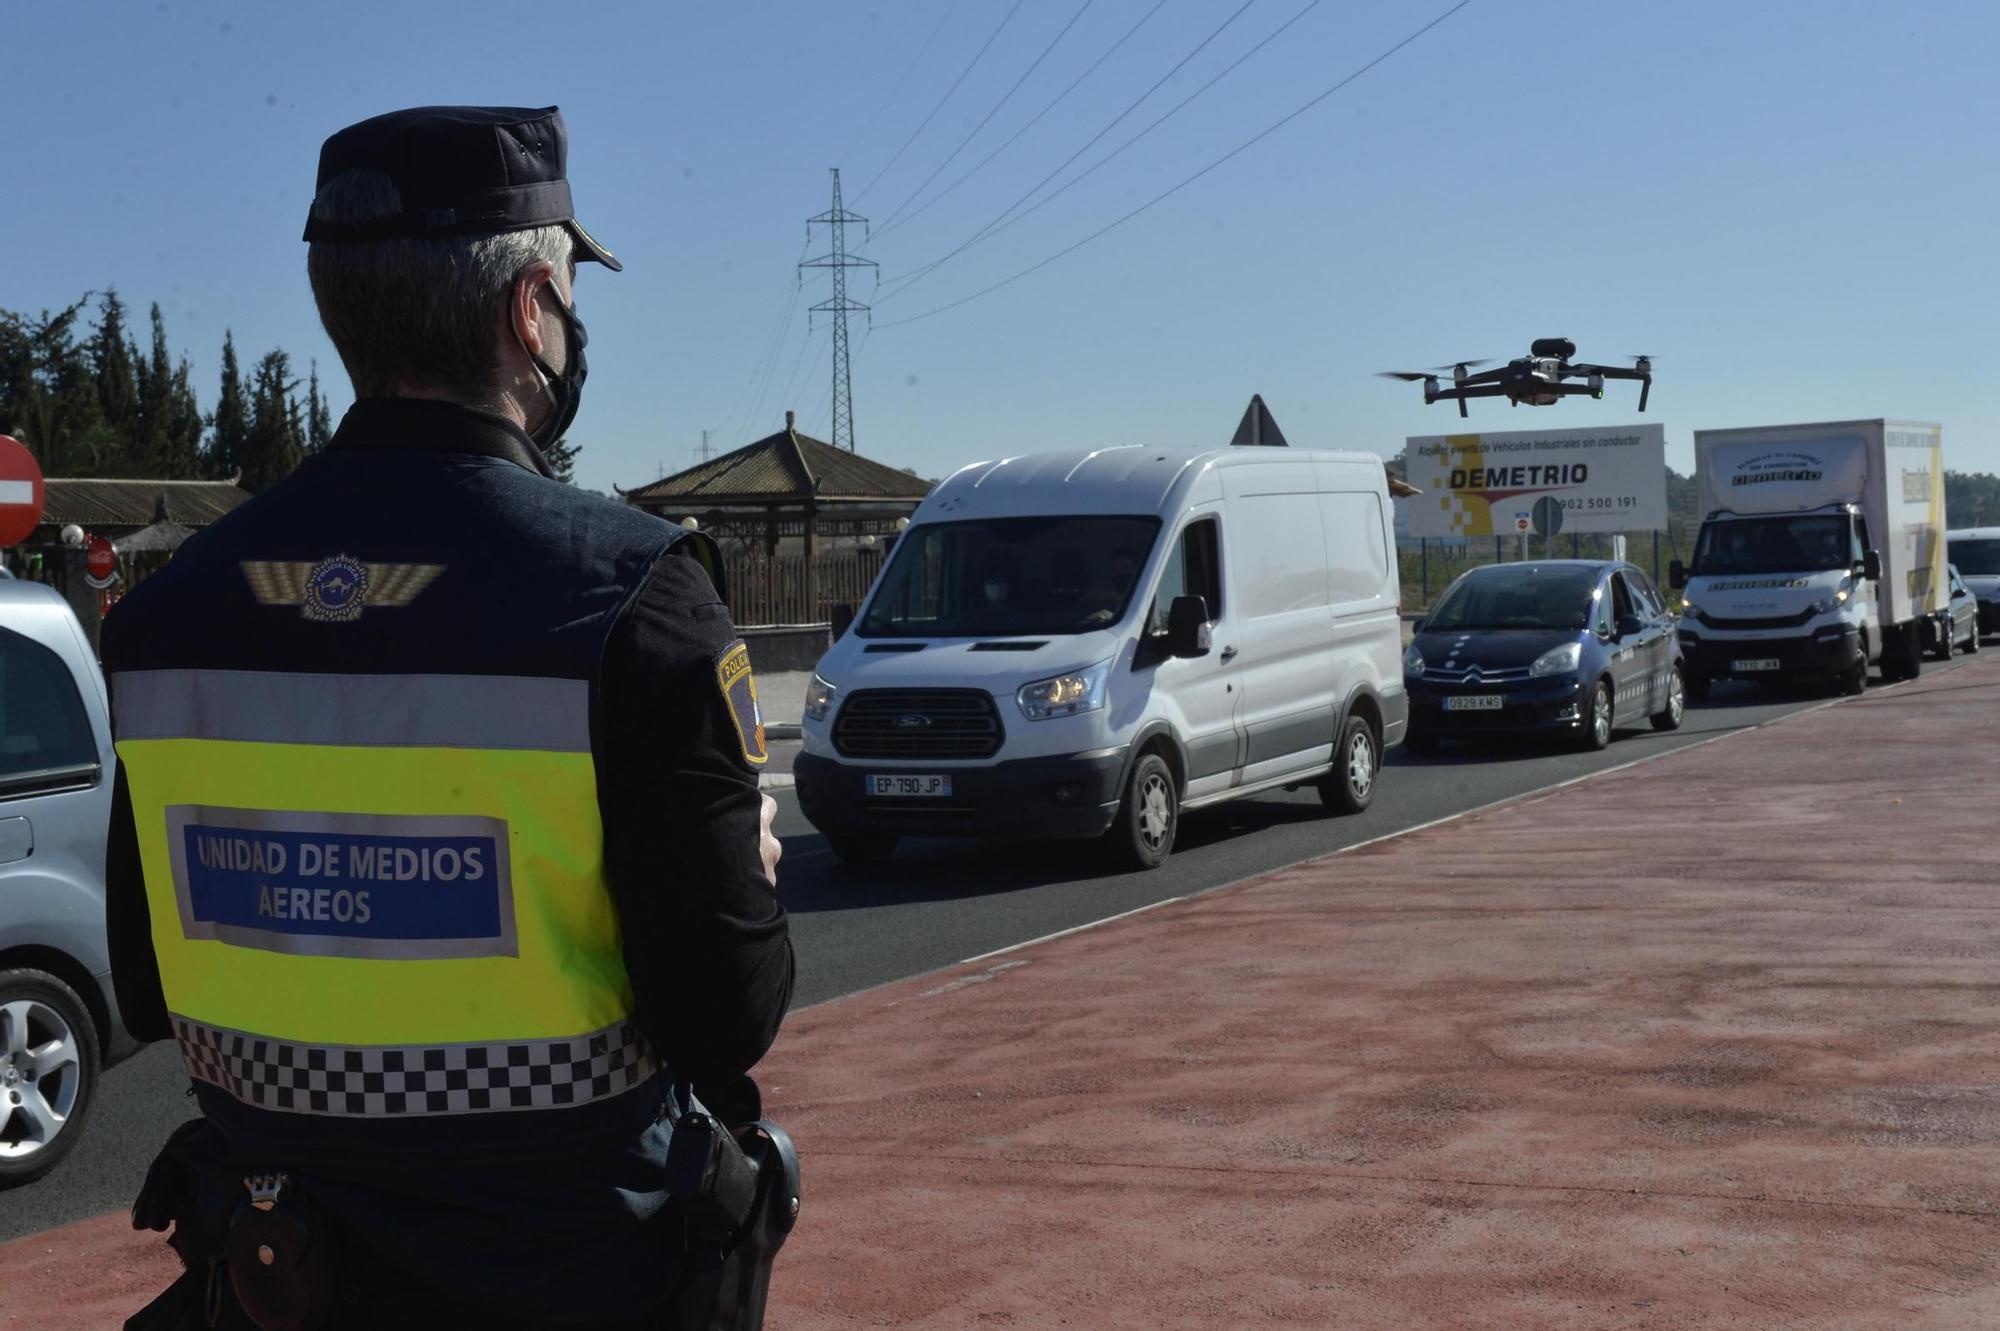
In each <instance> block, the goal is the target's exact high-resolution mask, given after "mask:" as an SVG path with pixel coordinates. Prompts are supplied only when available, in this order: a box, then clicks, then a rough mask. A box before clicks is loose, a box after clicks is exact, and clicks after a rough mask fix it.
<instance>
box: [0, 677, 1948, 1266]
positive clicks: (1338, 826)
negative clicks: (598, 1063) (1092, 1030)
mask: <svg viewBox="0 0 2000 1331" xmlns="http://www.w3.org/2000/svg"><path fill="white" fill-rule="evenodd" d="M1952 668H1954V666H1947V665H1944V664H1942V663H1937V664H1933V663H1930V662H1926V663H1925V667H1924V673H1925V674H1926V675H1929V674H1930V673H1931V672H1933V671H1937V670H1946V669H1952ZM1823 701H1825V699H1824V697H1823V696H1820V695H1814V694H1793V693H1777V692H1766V691H1764V690H1761V689H1758V688H1755V687H1752V686H1748V685H1732V684H1719V685H1717V686H1716V689H1715V694H1714V696H1713V697H1712V698H1711V699H1710V700H1709V701H1708V702H1707V703H1705V704H1701V705H1696V706H1691V707H1690V708H1689V710H1688V713H1687V719H1686V723H1685V724H1684V725H1683V726H1682V727H1681V729H1680V730H1679V731H1677V732H1675V733H1673V734H1666V735H1663V734H1658V733H1655V732H1654V731H1652V730H1651V729H1638V730H1627V731H1621V732H1620V733H1619V735H1618V737H1617V738H1616V739H1615V740H1614V741H1613V743H1612V745H1611V747H1610V748H1609V749H1607V750H1605V751H1604V752H1602V753H1588V754H1586V753H1578V752H1575V751H1571V750H1565V749H1559V748H1553V747H1531V748H1525V749H1524V748H1519V747H1511V746H1506V747H1502V746H1492V747H1479V748H1466V747H1447V748H1446V749H1444V750H1443V751H1442V752H1440V753H1438V754H1436V755H1433V756H1430V757H1427V758H1418V757H1416V756H1414V755H1411V754H1406V753H1403V752H1402V751H1401V750H1396V751H1393V752H1391V754H1390V756H1389V761H1388V764H1387V768H1386V770H1385V771H1384V772H1383V774H1382V777H1381V781H1380V784H1379V785H1378V787H1377V790H1376V796H1375V802H1374V804H1373V806H1372V807H1371V808H1370V809H1369V810H1368V811H1367V812H1366V813H1364V814H1362V815H1360V816H1358V817H1353V818H1334V817H1330V816H1328V815H1326V814H1325V813H1324V812H1323V811H1322V810H1321V807H1320V802H1319V797H1318V795H1317V794H1315V793H1314V792H1312V791H1310V790H1302V791H1298V792H1295V793H1291V794H1285V793H1282V792H1278V793H1272V794H1269V795H1264V796H1259V797H1257V798H1254V799H1248V800H1243V801H1239V802H1237V803H1233V804H1226V805H1223V806H1221V807H1219V808H1215V809H1210V810H1206V811H1203V812H1201V813H1197V814H1191V815H1189V816H1188V817H1187V818H1186V819H1185V820H1184V821H1183V823H1182V825H1181V830H1180V836H1179V841H1178V844H1177V846H1176V848H1175V851H1174V855H1173V857H1172V859H1170V860H1169V861H1168V862H1167V864H1166V865H1164V866H1163V867H1161V868H1160V869H1158V870H1156V871H1154V872H1152V873H1145V874H1140V873H1113V874H1107V873H1105V872H1104V870H1103V867H1102V862H1101V860H1100V859H1099V857H1098V856H1097V854H1096V848H1095V847H1093V846H1088V845H1083V846H1079V845H1076V844H1073V843H1068V844H1066V843H1043V844H1037V843H1032V842H1020V843H1014V842H1009V843H1002V844H994V843H971V842H953V841H915V842H905V843H904V845H903V847H902V848H901V849H900V850H899V851H898V853H897V856H896V858H895V860H893V861H892V862H891V863H889V864H887V865H883V866H879V867H875V868H871V869H867V870H854V869H849V868H847V867H845V866H843V865H841V864H840V863H839V862H838V861H836V860H835V859H834V857H833V855H832V853H831V852H830V851H828V850H827V848H826V843H825V841H824V840H822V839H821V838H820V837H819V835H818V834H817V833H815V832H814V831H813V830H812V827H811V826H810V825H809V824H808V823H807V822H806V821H805V820H804V818H802V817H801V816H800V815H799V812H798V804H797V801H796V800H795V799H794V798H793V797H792V796H791V794H790V793H789V792H781V793H780V794H779V804H780V813H779V820H778V831H779V834H780V835H781V836H782V837H783V839H784V843H785V858H784V863H783V865H782V867H781V869H780V871H779V879H780V891H781V892H782V893H783V895H784V898H785V904H786V906H787V908H788V909H789V910H790V912H791V917H792V938H793V942H794V946H795V948H796V950H797V954H798V968H799V978H798V989H797V993H796V996H795V1000H794V1002H795V1006H803V1005H806V1004H812V1003H822V1002H825V1001H826V1000H828V999H830V998H837V997H839V996H841V995H843V994H849V993H853V992H855V991H857V990H860V989H866V988H869V987H870V986H873V985H878V984H884V983H887V982H888V981H890V980H896V979H901V978H903V977H905V976H908V975H915V974H919V973H921V972H923V971H927V970H933V969H936V968H938V967H940V966H948V965H951V964H952V963H954V962H958V961H963V960H965V959H966V958H968V957H974V956H979V955H981V954H984V953H987V952H991V951H995V950H997V949H999V948H1004V947H1008V946H1010V945H1012V944H1015V943H1021V942H1025V941H1027V940H1030V939H1034V938H1039V937H1042V936H1043V935H1046V934H1050V933H1055V932H1057V931H1060V930H1064V929H1070V928H1074V927H1076V926H1079V925H1084V924H1089V923H1091V922H1093V921H1097V920H1102V919H1105V918H1107V917H1109V916H1112V915H1118V914H1122V913H1124V912H1126V911H1130V910H1136V909H1138V908H1140V907H1142V906H1149V905H1153V904H1155V903H1157V902H1160V901H1164V900H1167V899H1169V898H1173V897H1179V896H1186V895H1189V894H1191V893H1197V892H1201V891H1204V890H1207V889H1210V888H1214V887H1219V886H1222V885H1224V884H1226V883H1232V882H1235V881H1237V880H1239V879H1242V878H1246V877H1250V876H1252V875H1255V874H1259V873H1263V872H1266V871H1268V870H1271V869H1276V868H1279V867H1282V866H1284V865H1287V864H1292V863H1296V862H1297V861H1299V860H1304V859H1310V858H1312V857H1314V856H1318V855H1324V854H1327V853H1329V852H1331V851H1335V850H1339V849H1341V848H1342V847H1344V846H1350V845H1353V844H1355V843H1357V842H1361V841H1367V840H1371V839H1373V838H1376V837H1381V836H1386V835H1389V834H1390V833H1394V832H1399V831H1403V830H1406V829H1408V828H1412V827H1416V826H1419V825H1421V824H1424V823H1428V822H1432V821H1435V820H1437V819H1440V818H1445V817H1449V816H1451V815H1453V814H1457V813H1463V812H1465V811H1466V810H1468V809H1474V808H1478V807H1480V806H1481V805H1486V804H1491V803H1493V802H1495V801H1497V800H1503V799H1507V798H1509V797H1512V796H1515V795H1521V794H1524V793H1527V792H1530V791H1534V790H1539V789H1543V788H1546V787H1548V786H1552V785H1556V784H1559V783H1562V782H1565V781H1570V780H1573V779H1575V778H1577V777H1582V776H1588V775H1590V774H1592V773H1594V772H1601V771H1603V770H1605V769H1607V768H1610V767H1615V766H1619V765H1621V764H1625V763H1629V762H1633V761H1635V760H1639V759H1644V758H1648V757H1651V756H1654V755H1657V754H1661V753H1666V752H1670V751H1672V750H1673V749H1676V748H1681V747H1684V746H1686V745H1688V744H1692V743H1696V742H1699V741H1701V740H1705V739H1710V738H1713V737H1715V736H1718V735H1723V734H1728V733H1730V732H1733V731H1737V730H1742V729H1745V728H1748V727H1751V726H1754V725H1757V724H1759V723H1761V722H1764V721H1769V720H1772V719H1774V718H1776V717H1779V716H1783V715H1785V714H1787V713H1790V712H1795V711H1798V710H1799V709H1801V708H1804V707H1811V706H1816V705H1819V704H1820V703H1822V702H1823ZM1549 849H1550V852H1551V864H1552V865H1554V864H1558V863H1561V862H1562V857H1563V854H1564V852H1567V851H1571V850H1574V849H1576V848H1575V847H1567V846H1551V847H1550V848H1549ZM1593 868H1594V870H1596V871H1605V870H1609V869H1612V868H1613V866H1604V865H1595V864H1594V865H1593ZM779 1038H780V1039H781V1040H782V1039H783V1038H784V1037H783V1036H782V1035H781V1036H780V1037H779ZM771 1108H772V1110H773V1112H774V1116H776V1117H777V1118H779V1120H780V1121H782V1120H783V1115H784V1106H783V1105H782V1104H778V1105H773V1106H772V1107H771ZM192 1113H193V1101H192V1100H191V1099H189V1098H188V1095H187V1079H186V1075H185V1073H184V1072H183V1070H182V1066H181V1063H180V1060H179V1058H178V1056H177V1055H176V1054H175V1053H174V1051H173V1049H172V1048H171V1046H167V1045H155V1046H151V1047H149V1048H147V1049H146V1050H144V1051H143V1052H141V1053H140V1054H139V1055H137V1056H136V1057H134V1058H132V1059H130V1060H128V1061H127V1062H125V1063H123V1064H121V1065H119V1066H118V1067H116V1068H113V1069H111V1070H110V1071H109V1072H108V1073H106V1074H105V1078H104V1081H103V1083H102V1086H101V1093H100V1095H99V1097H98V1102H97V1105H96V1106H95V1108H94V1110H93V1111H92V1114H91V1118H90V1121H89V1122H88V1123H87V1124H86V1125H85V1128H84V1131H85V1137H84V1140H83V1141H82V1142H81V1143H80V1144H79V1145H78V1147H77V1149H76V1151H75V1153H74V1154H73V1155H72V1156H71V1157H70V1158H69V1159H68V1160H67V1161H65V1162H64V1163H63V1164H62V1166H61V1167H60V1168H58V1169H57V1170H56V1171H55V1172H54V1173H53V1174H51V1175H50V1176H49V1177H47V1178H45V1179H43V1180H42V1181H40V1182H39V1183H35V1184H32V1185H30V1186H28V1187H25V1188H19V1189H15V1190H13V1191H11V1192H8V1193H6V1194H4V1205H0V1242H4V1241H5V1240H7V1239H10V1238H18V1237H21V1236H23V1235H26V1234H33V1233H38V1232H40V1231H42V1230H45V1229H49V1228H53V1227H54V1226H57V1225H61V1224H66V1223H68V1222H70V1221H72V1220H80V1219H83V1218H85V1217H87V1216H93V1215H99V1214H102V1213H104V1212H106V1211H112V1210H121V1209H124V1208H125V1207H127V1206H129V1205H130V1204H131V1199H132V1195H133V1193H134V1192H136V1191H137V1189H138V1186H139V1182H140V1180H141V1179H142V1178H143V1177H144V1175H145V1170H146V1165H147V1164H148V1163H149V1162H150V1161H151V1159H152V1156H153V1153H154V1151H155V1150H157V1149H158V1147H159V1145H160V1143H161V1142H162V1141H164V1140H165V1139H166V1136H167V1134H168V1133H169V1132H170V1131H172V1129H173V1128H174V1127H175V1126H176V1125H177V1124H179V1123H180V1122H181V1121H182V1120H184V1119H185V1118H187V1117H189V1116H190V1115H191V1114H192Z"/></svg>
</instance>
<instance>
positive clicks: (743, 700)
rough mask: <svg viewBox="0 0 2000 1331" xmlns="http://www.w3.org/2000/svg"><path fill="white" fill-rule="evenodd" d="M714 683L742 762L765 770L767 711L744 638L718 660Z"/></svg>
mask: <svg viewBox="0 0 2000 1331" xmlns="http://www.w3.org/2000/svg"><path fill="white" fill-rule="evenodd" d="M715 683H716V687H718V688H719V689H721V690H722V701H723V703H724V704H726V705H727V706H728V708H729V719H730V720H731V721H732V722H734V723H735V725H736V738H737V740H738V742H739V743H741V744H742V746H743V761H745V762H747V763H749V764H750V765H751V766H753V767H762V766H763V765H764V763H765V762H766V761H768V760H769V758H770V756H771V754H770V751H769V750H768V749H766V748H765V747H764V711H763V708H761V707H760V706H758V704H757V681H756V679H755V678H754V677H753V676H752V675H751V673H750V648H749V645H748V644H747V643H745V642H744V641H743V640H742V639H741V638H738V639H737V640H736V641H735V642H732V643H730V644H729V646H727V647H725V648H724V649H723V650H722V653H721V654H720V655H719V656H717V657H716V658H715Z"/></svg>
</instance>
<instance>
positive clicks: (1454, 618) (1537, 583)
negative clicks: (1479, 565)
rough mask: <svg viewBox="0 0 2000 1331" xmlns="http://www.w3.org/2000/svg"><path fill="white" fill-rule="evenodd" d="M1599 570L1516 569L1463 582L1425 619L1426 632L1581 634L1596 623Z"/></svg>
mask: <svg viewBox="0 0 2000 1331" xmlns="http://www.w3.org/2000/svg"><path fill="white" fill-rule="evenodd" d="M1597 574H1598V570H1597V569H1596V568H1595V567H1579V566H1575V565H1571V566H1569V567H1562V566H1557V567H1555V568H1550V567H1548V566H1546V565H1537V564H1511V565H1503V566H1496V567H1494V568H1488V569H1481V570H1479V571H1478V572H1476V573H1472V574H1470V575H1468V576H1466V577H1464V578H1461V579H1460V580H1459V582H1458V585H1457V586H1455V587H1453V588H1452V589H1451V590H1450V591H1449V592H1447V593H1446V594H1445V597H1444V599H1443V600H1441V601H1439V602H1438V603H1437V608H1436V609H1435V610H1432V611H1431V612H1430V614H1428V615H1426V616H1424V632H1426V633H1442V632H1444V631H1446V630H1447V629H1580V628H1583V627H1585V626H1587V625H1588V624H1589V623H1590V611H1591V602H1590V594H1591V592H1593V591H1595V590H1596V589H1597Z"/></svg>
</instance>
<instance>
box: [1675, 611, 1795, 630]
mask: <svg viewBox="0 0 2000 1331" xmlns="http://www.w3.org/2000/svg"><path fill="white" fill-rule="evenodd" d="M1812 617H1813V611H1812V607H1811V606H1807V607H1806V608H1805V609H1804V610H1801V611H1799V612H1798V613H1797V614H1792V615H1768V616H1765V617H1763V618H1758V619H1724V618H1722V617H1721V616H1719V615H1710V614H1701V615H1697V616H1695V618H1696V619H1697V620H1698V621H1699V622H1700V623H1703V624H1706V625H1708V626H1709V627H1710V628H1712V629H1722V630H1723V631H1724V632H1733V633H1755V632H1757V631H1758V630H1760V629H1795V628H1799V627H1801V626H1803V625H1804V624H1805V623H1806V622H1807V621H1809V620H1811V619H1812Z"/></svg>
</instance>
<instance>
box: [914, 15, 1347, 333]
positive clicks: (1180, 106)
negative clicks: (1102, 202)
mask: <svg viewBox="0 0 2000 1331" xmlns="http://www.w3.org/2000/svg"><path fill="white" fill-rule="evenodd" d="M1319 3H1320V0H1306V5H1305V7H1304V8H1303V9H1301V10H1299V11H1298V13H1296V14H1294V15H1292V16H1291V17H1290V18H1288V19H1286V20H1285V21H1284V22H1283V23H1281V24H1279V25H1278V26H1277V28H1276V29H1274V30H1273V31H1272V32H1271V33H1270V34H1269V35H1267V36H1266V37H1265V38H1264V40H1262V41H1260V42H1258V43H1257V44H1256V45H1255V46H1253V47H1251V48H1250V49H1249V50H1247V51H1245V52H1244V53H1243V54H1242V55H1239V56H1237V57H1236V59H1234V60H1232V61H1230V62H1229V64H1227V65H1225V66H1224V67H1223V69H1222V71H1221V72H1220V73H1218V74H1216V75H1215V76H1214V77H1213V78H1211V79H1209V80H1208V82H1206V83H1204V84H1202V85H1201V86H1200V87H1199V88H1196V89H1195V90H1194V91H1193V92H1191V93H1189V94H1188V95H1187V96H1185V97H1183V98H1181V100H1180V101H1178V102H1176V103H1174V104H1173V106H1171V107H1169V108H1168V109H1167V110H1166V112H1165V113H1164V114H1162V115H1161V116H1159V117H1158V118H1157V119H1155V120H1154V121H1153V123H1152V124H1150V125H1148V126H1146V127H1145V128H1144V129H1142V130H1140V131H1139V132H1138V133H1137V134H1134V135H1133V136H1132V137H1131V138H1129V139H1127V140H1125V142H1123V143H1121V144H1119V145H1118V146H1117V147H1116V148H1113V149H1112V150H1111V151H1110V152H1108V153H1106V154H1104V156H1102V157H1100V158H1098V159H1097V160H1096V161H1095V162H1092V163H1091V164H1090V165H1089V166H1087V167H1085V168H1084V169H1083V170H1081V171H1079V172H1078V173H1077V174H1075V175H1073V176H1071V177H1070V178H1069V179H1068V180H1065V181H1064V182H1063V183H1062V184H1060V185H1058V186H1057V187H1056V188H1055V189H1054V190H1052V191H1051V192H1050V193H1048V194H1045V195H1043V196H1042V197H1041V198H1039V199H1036V200H1035V201H1034V202H1033V203H1032V204H1030V205H1028V207H1026V208H1024V209H1022V210H1021V211H1020V212H1018V213H1016V214H1014V216H1012V217H1010V218H1008V219H1007V220H1006V221H1004V222H1001V223H1000V224H999V225H998V226H995V227H994V228H993V229H992V230H990V231H988V232H987V233H986V234H985V235H984V236H983V237H980V238H979V239H982V240H991V239H992V238H993V237H995V236H997V235H999V234H1000V233H1001V232H1002V231H1005V230H1006V229H1007V228H1008V227H1010V226H1013V225H1014V224H1015V223H1016V222H1020V221H1023V220H1025V219H1026V218H1028V217H1030V216H1032V215H1033V214H1034V213H1036V212H1037V211H1039V210H1040V209H1042V208H1044V207H1046V206H1048V205H1049V204H1051V203H1054V202H1055V201H1056V200H1057V199H1059V198H1061V197H1062V196H1063V195H1064V194H1067V193H1068V192H1069V191H1070V190H1071V189H1072V188H1073V187H1075V186H1076V185H1079V184H1081V183H1082V182H1084V181H1085V180H1088V179H1089V178H1090V177H1091V176H1093V175H1095V174H1096V173H1097V171H1098V169H1099V168H1100V167H1103V166H1104V165H1105V164H1107V163H1108V162H1110V161H1111V160H1112V159H1113V158H1114V157H1117V156H1118V155H1119V154H1120V153H1122V152H1124V151H1125V150H1126V149H1127V148H1129V147H1131V146H1132V145H1133V144H1135V143H1137V142H1138V141H1139V140H1140V139H1143V138H1145V137H1146V136H1147V135H1148V134H1151V133H1152V132H1153V131H1154V130H1156V129H1158V128H1159V127H1160V126H1162V125H1164V124H1166V123H1167V122H1168V121H1169V120H1171V119H1173V118H1174V117H1175V116H1177V115H1179V114H1180V113H1181V112H1182V111H1183V110H1185V109H1186V108H1187V106H1188V104H1189V103H1190V102H1192V101H1194V100H1195V99H1196V98H1197V97H1200V96H1201V95H1202V94H1203V93H1205V92H1207V91H1208V90H1209V89H1210V88H1213V87H1214V86H1215V85H1216V84H1218V83H1220V82H1222V81H1223V80H1224V79H1226V78H1228V77H1229V76H1230V75H1231V74H1233V73H1235V72H1236V69H1237V67H1238V66H1239V65H1241V64H1243V62H1244V61H1246V60H1248V59H1250V57H1252V56H1254V55H1256V54H1257V53H1258V52H1259V51H1261V50H1263V49H1264V48H1265V47H1267V46H1269V45H1270V44H1271V43H1272V42H1274V41H1276V40H1277V39H1278V38H1279V37H1282V36H1283V35H1284V34H1285V32H1286V30H1287V29H1289V28H1290V27H1291V26H1292V25H1293V24H1294V23H1297V22H1298V21H1299V20H1300V19H1302V18H1304V17H1305V16H1306V15H1307V14H1310V13H1311V12H1312V11H1313V10H1314V9H1316V8H1318V7H1319ZM973 243H977V242H976V241H975V242H973ZM971 247H972V246H971V244H968V245H967V246H966V248H967V249H970V248H971ZM947 257H949V256H947ZM943 262H944V261H943V260H939V261H938V263H937V264H933V265H931V266H930V267H928V268H925V269H923V270H921V271H919V272H917V273H914V274H912V275H911V276H909V277H907V278H904V279H903V280H902V282H901V283H899V284H895V285H893V286H892V288H891V289H890V290H889V291H886V292H884V293H883V295H882V299H883V300H885V301H886V300H893V299H895V298H896V297H897V296H900V295H902V294H903V293H904V292H905V291H908V290H909V289H910V288H911V287H913V286H915V285H916V284H917V283H918V282H921V281H922V280H923V279H924V278H926V277H928V276H930V274H932V273H934V272H936V271H937V269H938V267H939V266H940V265H941V264H942V263H943Z"/></svg>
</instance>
